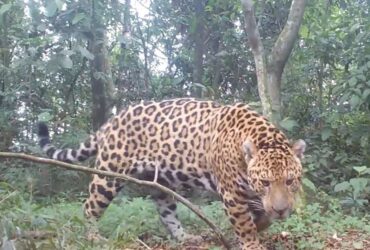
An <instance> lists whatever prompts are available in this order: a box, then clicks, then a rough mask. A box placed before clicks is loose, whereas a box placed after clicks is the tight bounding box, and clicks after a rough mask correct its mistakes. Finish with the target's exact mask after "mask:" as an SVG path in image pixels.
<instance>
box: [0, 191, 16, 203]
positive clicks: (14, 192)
mask: <svg viewBox="0 0 370 250" xmlns="http://www.w3.org/2000/svg"><path fill="white" fill-rule="evenodd" d="M16 193H17V191H13V192H11V193H10V194H8V195H7V196H5V197H4V198H3V199H1V200H0V204H1V203H3V202H4V201H5V200H7V199H9V198H10V197H12V196H13V195H15V194H16Z"/></svg>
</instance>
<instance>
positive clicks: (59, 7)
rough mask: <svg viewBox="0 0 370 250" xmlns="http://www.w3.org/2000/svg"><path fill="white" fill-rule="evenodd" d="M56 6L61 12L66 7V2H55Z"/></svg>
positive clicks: (59, 0) (60, 0)
mask: <svg viewBox="0 0 370 250" xmlns="http://www.w3.org/2000/svg"><path fill="white" fill-rule="evenodd" d="M49 1H50V0H49ZM55 4H56V5H57V7H58V9H59V10H61V9H62V8H63V5H64V0H55Z"/></svg>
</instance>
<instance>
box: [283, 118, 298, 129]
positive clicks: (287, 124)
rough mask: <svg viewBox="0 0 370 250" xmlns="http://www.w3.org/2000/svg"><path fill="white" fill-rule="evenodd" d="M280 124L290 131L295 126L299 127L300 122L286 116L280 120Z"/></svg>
mask: <svg viewBox="0 0 370 250" xmlns="http://www.w3.org/2000/svg"><path fill="white" fill-rule="evenodd" d="M279 125H280V126H281V127H282V128H284V129H286V130H288V131H292V130H293V129H294V128H295V127H298V123H297V122H296V121H295V120H293V119H290V118H289V117H287V118H285V119H283V120H281V121H280V122H279Z"/></svg>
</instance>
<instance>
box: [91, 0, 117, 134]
mask: <svg viewBox="0 0 370 250" xmlns="http://www.w3.org/2000/svg"><path fill="white" fill-rule="evenodd" d="M91 16H92V27H91V32H92V39H90V41H89V50H90V52H91V53H92V54H93V55H94V59H93V60H91V61H90V77H91V90H92V104H93V107H92V115H91V117H92V125H93V129H94V131H95V130H97V129H98V128H99V127H100V126H101V125H102V124H103V123H104V122H105V121H106V119H107V117H109V116H110V112H109V111H110V109H111V106H112V103H113V96H114V87H113V82H112V75H111V68H110V65H109V59H108V51H107V48H106V35H105V27H104V25H103V24H102V21H101V20H98V17H97V16H96V15H95V7H94V0H93V1H92V12H91Z"/></svg>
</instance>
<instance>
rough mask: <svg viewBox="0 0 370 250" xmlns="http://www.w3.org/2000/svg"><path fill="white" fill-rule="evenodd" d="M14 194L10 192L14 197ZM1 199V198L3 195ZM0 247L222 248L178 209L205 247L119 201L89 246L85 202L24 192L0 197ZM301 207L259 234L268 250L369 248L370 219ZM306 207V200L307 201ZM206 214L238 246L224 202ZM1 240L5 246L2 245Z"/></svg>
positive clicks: (333, 206) (136, 203) (138, 204)
mask: <svg viewBox="0 0 370 250" xmlns="http://www.w3.org/2000/svg"><path fill="white" fill-rule="evenodd" d="M10 194H12V193H10ZM0 195H1V196H3V194H0ZM0 200H1V202H0V214H1V217H0V249H2V250H15V249H18V250H19V249H21V250H22V249H99V250H100V249H127V250H128V249H153V250H175V249H176V250H177V249H187V250H200V249H202V250H203V249H204V250H205V249H211V250H216V249H224V248H223V247H222V244H221V242H220V241H219V240H217V239H216V238H215V235H214V234H213V232H212V231H211V230H210V229H209V228H208V227H207V226H206V225H205V224H204V223H203V222H202V221H200V219H199V218H198V217H197V216H196V215H195V214H193V213H192V212H191V211H189V210H188V209H187V208H185V207H184V206H182V205H179V217H180V220H181V221H182V222H183V224H184V226H185V228H186V229H187V231H188V232H189V233H192V234H196V235H202V236H203V238H204V241H203V242H202V243H201V244H192V243H191V242H187V243H184V244H179V243H176V242H175V241H173V240H171V239H170V238H169V237H168V235H167V232H166V231H165V229H164V227H163V226H162V224H161V222H160V221H159V217H158V214H157V212H156V209H155V207H154V205H153V204H152V202H151V201H150V200H148V199H145V198H141V197H136V198H132V199H127V198H124V197H118V199H116V200H115V201H114V203H113V204H111V206H109V208H108V209H107V211H106V213H105V214H104V216H103V217H102V219H101V220H100V221H99V223H98V227H99V231H100V232H101V234H102V235H103V236H104V237H106V238H107V241H101V242H89V241H87V239H86V232H87V226H86V223H85V221H84V219H83V213H82V206H81V204H82V202H76V201H75V202H71V201H67V200H61V199H58V200H49V201H45V200H42V202H41V201H37V200H36V199H34V198H33V199H32V198H30V197H28V198H27V199H25V198H24V197H23V196H22V195H21V194H13V195H10V196H9V195H7V196H4V197H3V198H2V199H0ZM323 200H325V203H322V202H320V203H318V202H310V203H309V204H306V205H305V206H301V207H300V208H298V209H297V211H296V212H295V213H294V214H292V216H290V217H289V218H288V219H287V220H285V221H283V222H276V223H274V224H273V225H272V226H271V227H270V228H269V229H268V230H266V231H264V232H262V233H261V234H260V238H261V241H262V242H263V244H264V245H265V246H267V248H268V249H271V250H272V249H330V250H332V249H370V218H369V215H366V216H358V217H356V216H351V215H348V214H347V215H346V214H344V213H343V211H342V209H341V207H340V205H339V202H338V201H336V200H334V199H332V198H328V197H325V198H324V199H323ZM306 203H307V202H306ZM201 208H202V210H203V212H204V213H205V214H206V215H207V217H208V218H210V219H211V220H212V221H213V222H214V223H215V224H216V225H218V226H219V227H220V229H221V231H222V232H223V233H224V234H225V236H226V238H227V239H228V240H229V241H230V242H231V243H232V245H233V246H235V247H236V241H235V238H234V234H233V232H232V230H231V227H230V224H229V222H228V220H227V218H226V216H225V215H224V212H223V209H222V205H221V204H220V202H210V203H207V204H202V205H201ZM1 241H2V247H1Z"/></svg>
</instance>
